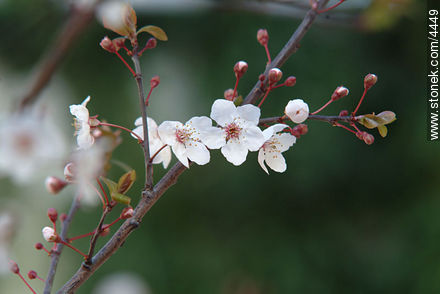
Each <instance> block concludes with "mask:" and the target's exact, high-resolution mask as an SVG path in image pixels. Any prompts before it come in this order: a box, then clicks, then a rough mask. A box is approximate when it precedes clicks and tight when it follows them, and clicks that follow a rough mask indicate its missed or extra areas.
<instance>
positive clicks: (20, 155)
mask: <svg viewBox="0 0 440 294" xmlns="http://www.w3.org/2000/svg"><path fill="white" fill-rule="evenodd" d="M42 115H43V114H37V112H36V111H35V110H34V111H33V112H30V111H25V112H22V113H17V114H14V115H12V116H10V117H6V118H4V119H3V120H2V121H1V122H0V176H10V177H11V178H12V180H14V181H15V183H18V184H23V183H26V182H29V181H30V180H32V179H33V178H34V177H35V175H36V174H38V173H39V172H41V171H42V170H44V168H46V167H49V166H50V165H51V164H54V163H56V164H58V161H59V160H61V158H62V157H63V156H64V153H65V142H64V140H63V137H62V136H61V133H60V132H59V130H58V129H57V128H56V126H55V124H53V123H51V122H50V121H49V120H48V119H47V117H43V116H42Z"/></svg>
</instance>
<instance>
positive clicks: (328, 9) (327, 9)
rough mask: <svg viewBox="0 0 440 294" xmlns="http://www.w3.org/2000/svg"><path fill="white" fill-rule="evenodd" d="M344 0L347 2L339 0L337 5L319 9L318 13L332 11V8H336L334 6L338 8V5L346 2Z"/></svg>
mask: <svg viewBox="0 0 440 294" xmlns="http://www.w3.org/2000/svg"><path fill="white" fill-rule="evenodd" d="M344 2H345V0H339V2H338V3H336V4H335V5H332V6H330V7H328V8H326V9H323V10H319V11H318V13H319V14H321V13H324V12H327V11H330V10H332V9H334V8H336V7H338V6H339V5H341V4H342V3H344Z"/></svg>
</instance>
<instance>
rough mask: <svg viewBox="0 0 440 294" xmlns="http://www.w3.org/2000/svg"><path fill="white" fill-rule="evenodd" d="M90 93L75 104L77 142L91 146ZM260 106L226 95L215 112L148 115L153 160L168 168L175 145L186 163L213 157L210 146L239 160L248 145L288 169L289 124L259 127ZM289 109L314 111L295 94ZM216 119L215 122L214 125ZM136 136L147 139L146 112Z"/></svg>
mask: <svg viewBox="0 0 440 294" xmlns="http://www.w3.org/2000/svg"><path fill="white" fill-rule="evenodd" d="M89 101H90V97H87V98H86V100H84V102H83V103H82V104H81V105H72V106H70V111H71V113H72V114H73V115H74V116H75V117H76V126H77V136H78V137H77V143H78V146H79V148H80V149H88V148H89V147H90V146H91V145H92V144H93V142H94V139H93V135H92V134H91V129H92V128H93V127H95V126H97V125H99V121H97V120H96V118H93V117H92V118H91V117H90V116H89V111H88V110H87V108H86V106H87V103H88V102H89ZM260 114H261V113H260V108H258V107H256V106H254V105H250V104H247V105H242V106H236V105H235V104H234V102H232V101H229V100H226V99H217V100H215V101H214V103H213V105H212V107H211V114H210V117H207V116H195V117H193V118H191V119H189V120H188V121H187V122H186V123H184V124H183V123H181V122H178V121H164V122H162V123H161V124H160V125H159V126H158V125H157V124H156V122H155V121H154V120H153V119H152V118H151V117H148V118H147V125H148V137H149V138H148V139H149V147H150V155H151V156H152V158H153V161H152V162H153V163H154V164H160V163H161V164H162V165H163V166H164V168H167V166H168V165H169V163H170V161H171V151H172V152H173V153H174V155H175V156H176V157H177V159H178V160H179V161H180V162H181V163H182V164H183V165H184V166H186V167H189V164H190V161H191V162H195V163H196V164H198V165H205V164H207V163H208V162H209V161H210V150H213V149H220V151H221V153H222V154H223V156H224V157H225V158H226V160H227V161H229V162H230V163H232V164H233V165H235V166H238V165H241V164H242V163H243V162H245V161H246V158H247V155H248V153H249V151H251V152H256V151H258V163H259V164H260V166H261V168H262V169H263V170H264V171H265V172H266V173H269V172H268V169H267V167H266V165H265V164H267V166H269V167H270V168H271V169H272V170H274V171H276V172H284V171H285V170H286V169H287V165H286V162H285V159H284V157H283V155H282V153H283V152H285V151H287V150H288V149H289V148H290V147H291V146H293V144H294V143H295V142H296V137H295V136H293V135H292V134H291V133H289V132H283V130H285V129H286V128H289V126H288V125H285V124H276V125H273V126H270V127H267V128H266V129H265V130H264V131H263V130H261V129H260V127H259V126H258V125H259V120H260ZM285 114H286V116H287V117H289V118H290V119H291V120H292V121H293V122H295V123H301V122H303V121H305V120H306V119H307V117H308V115H309V108H308V106H307V104H306V103H305V102H304V101H303V100H301V99H295V100H291V101H290V102H289V103H288V104H287V106H286V108H285ZM213 121H215V122H216V124H217V125H216V126H214V125H213ZM134 124H135V128H134V129H133V130H132V136H133V137H134V138H137V139H138V140H144V137H143V136H144V135H143V126H142V117H139V118H138V119H136V121H135V123H134Z"/></svg>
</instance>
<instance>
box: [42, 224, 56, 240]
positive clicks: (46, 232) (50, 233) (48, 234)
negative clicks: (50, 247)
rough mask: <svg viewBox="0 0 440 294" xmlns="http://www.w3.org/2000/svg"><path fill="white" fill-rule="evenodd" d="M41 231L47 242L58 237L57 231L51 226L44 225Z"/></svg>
mask: <svg viewBox="0 0 440 294" xmlns="http://www.w3.org/2000/svg"><path fill="white" fill-rule="evenodd" d="M41 232H42V233H43V238H44V240H46V241H47V242H55V241H56V240H57V239H58V235H57V233H55V230H54V229H53V228H51V227H44V228H43V229H42V230H41Z"/></svg>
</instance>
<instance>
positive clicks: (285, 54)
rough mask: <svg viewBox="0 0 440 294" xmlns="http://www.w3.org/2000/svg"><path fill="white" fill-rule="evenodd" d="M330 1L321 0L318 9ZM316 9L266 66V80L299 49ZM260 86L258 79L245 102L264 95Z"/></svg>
mask: <svg viewBox="0 0 440 294" xmlns="http://www.w3.org/2000/svg"><path fill="white" fill-rule="evenodd" d="M328 1H329V0H322V1H319V3H318V6H317V9H316V10H320V9H321V8H323V7H324V6H325V5H327V2H328ZM316 10H313V9H310V10H309V11H308V12H307V14H306V16H305V17H304V19H303V21H302V22H301V24H300V25H299V27H298V28H297V29H296V31H295V33H294V34H293V35H292V37H290V39H289V41H288V42H287V43H286V45H284V47H283V49H281V51H280V53H278V55H277V56H276V57H275V58H274V60H273V61H272V63H271V64H270V65H269V66H267V67H266V70H265V71H264V75H265V76H266V80H267V74H268V72H269V70H270V69H272V68H274V67H278V68H279V67H281V66H282V65H283V64H284V63H285V62H286V61H287V59H289V57H290V56H291V55H292V54H293V53H295V52H296V51H297V50H298V48H299V46H300V42H301V40H302V38H303V37H304V35H305V34H306V33H307V31H308V30H309V29H310V27H311V25H312V23H313V21H314V20H315V18H316V16H317V15H318V13H317V12H316ZM260 86H261V82H260V81H258V82H257V83H256V84H255V86H254V88H253V89H252V90H251V91H250V93H249V94H248V95H247V96H246V98H245V99H244V102H243V104H254V103H255V102H257V100H258V99H259V98H261V97H262V96H263V94H264V92H263V91H262V90H261V89H260Z"/></svg>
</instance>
